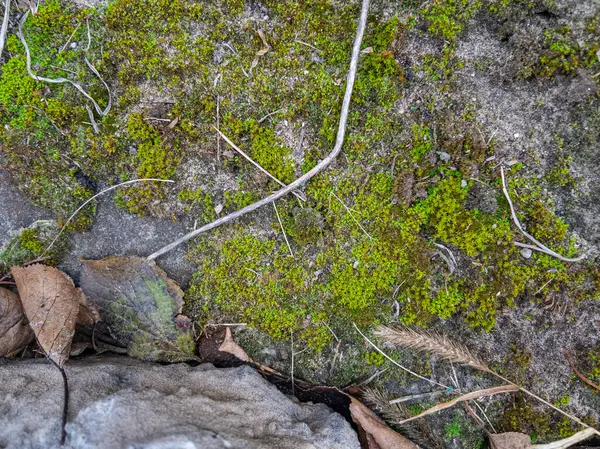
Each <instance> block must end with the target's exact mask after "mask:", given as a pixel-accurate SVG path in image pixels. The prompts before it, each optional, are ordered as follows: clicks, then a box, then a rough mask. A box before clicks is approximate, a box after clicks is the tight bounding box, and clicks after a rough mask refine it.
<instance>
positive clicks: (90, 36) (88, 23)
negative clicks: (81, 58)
mask: <svg viewBox="0 0 600 449" xmlns="http://www.w3.org/2000/svg"><path fill="white" fill-rule="evenodd" d="M85 24H86V26H87V38H88V43H87V47H85V51H88V50H89V49H90V46H91V45H92V34H91V33H90V19H89V17H86V18H85Z"/></svg>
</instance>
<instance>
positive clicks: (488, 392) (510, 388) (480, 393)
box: [398, 384, 519, 425]
mask: <svg viewBox="0 0 600 449" xmlns="http://www.w3.org/2000/svg"><path fill="white" fill-rule="evenodd" d="M514 391H519V388H518V387H517V386H516V385H510V384H509V385H501V386H499V387H492V388H486V389H485V390H477V391H472V392H471V393H467V394H463V395H462V396H459V397H457V398H454V399H452V400H451V401H447V402H442V403H441V404H438V405H436V406H433V407H431V408H430V409H427V410H425V411H424V412H423V413H419V414H418V415H415V416H411V417H410V418H408V419H405V420H403V421H400V422H398V425H402V424H406V423H407V422H410V421H414V420H415V419H418V418H422V417H423V416H427V415H431V414H432V413H436V412H439V411H440V410H444V409H447V408H450V407H452V406H454V405H456V404H457V403H458V402H463V401H469V400H471V399H477V398H481V397H484V396H492V395H494V394H499V393H508V392H514Z"/></svg>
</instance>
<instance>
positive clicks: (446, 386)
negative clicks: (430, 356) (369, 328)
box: [352, 323, 451, 390]
mask: <svg viewBox="0 0 600 449" xmlns="http://www.w3.org/2000/svg"><path fill="white" fill-rule="evenodd" d="M352 325H353V326H354V328H355V329H356V331H357V332H358V333H359V334H360V335H361V336H362V337H363V338H364V339H365V341H366V342H367V343H369V344H370V345H371V346H373V348H374V349H375V350H376V351H377V352H379V353H380V354H381V355H382V356H384V357H385V358H386V359H388V360H389V361H390V362H392V363H393V364H394V365H396V366H397V367H398V368H400V369H402V370H404V371H406V372H407V373H409V374H412V375H413V376H415V377H418V378H419V379H421V380H425V381H427V382H429V383H430V384H434V385H437V386H439V387H442V388H445V389H446V390H448V389H450V388H451V387H449V386H448V385H444V384H441V383H439V382H436V381H435V380H431V379H427V378H426V377H423V376H421V375H420V374H417V373H415V372H414V371H411V370H410V369H408V368H406V367H405V366H402V365H400V364H399V363H398V362H396V361H395V360H394V359H393V358H391V357H390V356H389V355H387V354H386V353H385V352H383V351H382V350H381V349H379V348H378V347H377V345H375V343H373V342H372V341H371V340H369V339H368V338H367V336H366V335H365V334H363V333H362V332H361V331H360V329H359V328H358V326H357V325H356V323H352Z"/></svg>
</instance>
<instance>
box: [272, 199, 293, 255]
mask: <svg viewBox="0 0 600 449" xmlns="http://www.w3.org/2000/svg"><path fill="white" fill-rule="evenodd" d="M273 209H275V215H277V221H278V222H279V226H281V232H283V238H284V239H285V243H286V244H287V247H288V249H289V250H290V255H291V256H292V257H294V251H292V247H291V246H290V242H289V240H288V238H287V235H285V229H284V227H283V223H282V222H281V217H280V216H279V211H278V210H277V205H276V204H275V201H273Z"/></svg>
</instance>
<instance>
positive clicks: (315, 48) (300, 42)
mask: <svg viewBox="0 0 600 449" xmlns="http://www.w3.org/2000/svg"><path fill="white" fill-rule="evenodd" d="M294 42H296V43H298V44H302V45H306V46H307V47H309V48H312V49H313V50H316V51H318V52H319V53H320V52H321V50H319V49H318V48H317V47H315V46H314V45H310V44H308V43H306V42H302V41H301V40H298V39H296V40H295V41H294Z"/></svg>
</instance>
